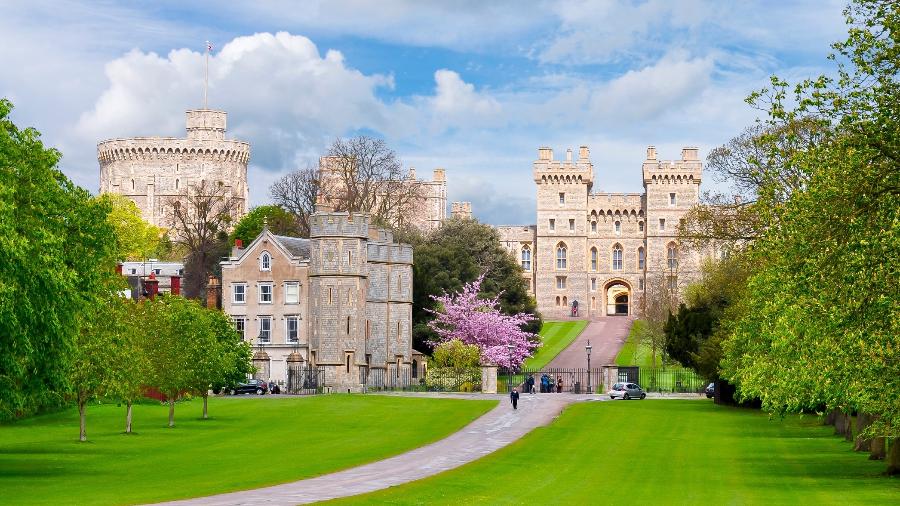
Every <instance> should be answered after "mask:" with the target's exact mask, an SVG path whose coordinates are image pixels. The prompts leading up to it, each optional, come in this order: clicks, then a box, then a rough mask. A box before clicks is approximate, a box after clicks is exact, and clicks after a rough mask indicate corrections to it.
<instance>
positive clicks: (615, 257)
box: [612, 244, 622, 271]
mask: <svg viewBox="0 0 900 506" xmlns="http://www.w3.org/2000/svg"><path fill="white" fill-rule="evenodd" d="M612 268H613V270H614V271H621V270H622V246H620V245H618V244H616V245H615V246H613V252H612Z"/></svg>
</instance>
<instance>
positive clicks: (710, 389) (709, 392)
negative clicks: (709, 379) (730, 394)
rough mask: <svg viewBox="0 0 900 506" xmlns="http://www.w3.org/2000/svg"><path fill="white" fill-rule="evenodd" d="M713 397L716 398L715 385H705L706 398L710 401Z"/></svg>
mask: <svg viewBox="0 0 900 506" xmlns="http://www.w3.org/2000/svg"><path fill="white" fill-rule="evenodd" d="M715 396H716V384H715V383H710V384H709V385H706V398H707V399H712V398H713V397H715Z"/></svg>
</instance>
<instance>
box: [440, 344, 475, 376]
mask: <svg viewBox="0 0 900 506" xmlns="http://www.w3.org/2000/svg"><path fill="white" fill-rule="evenodd" d="M431 358H432V360H433V361H434V367H450V368H453V369H456V370H462V369H468V368H471V367H478V363H479V361H480V359H481V351H480V350H479V349H478V346H475V345H474V344H466V343H464V342H462V341H460V340H459V339H451V340H449V341H444V342H442V343H440V344H439V345H437V346H435V348H434V354H433V355H432V357H431Z"/></svg>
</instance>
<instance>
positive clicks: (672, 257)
mask: <svg viewBox="0 0 900 506" xmlns="http://www.w3.org/2000/svg"><path fill="white" fill-rule="evenodd" d="M666 258H667V259H668V263H669V269H670V270H675V269H677V268H678V250H677V249H676V248H675V243H671V242H670V243H669V253H668V255H667V256H666Z"/></svg>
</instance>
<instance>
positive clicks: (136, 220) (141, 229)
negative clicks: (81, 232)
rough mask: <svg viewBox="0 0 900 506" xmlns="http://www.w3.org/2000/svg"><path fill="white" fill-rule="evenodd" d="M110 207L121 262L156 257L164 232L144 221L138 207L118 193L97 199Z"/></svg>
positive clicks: (117, 251)
mask: <svg viewBox="0 0 900 506" xmlns="http://www.w3.org/2000/svg"><path fill="white" fill-rule="evenodd" d="M97 198H98V199H100V200H102V201H103V202H104V203H105V204H106V205H108V206H109V208H110V211H109V215H108V216H107V220H108V221H109V223H110V225H112V227H113V230H115V234H116V257H117V258H118V259H119V260H142V259H145V258H150V257H151V256H154V254H155V253H156V252H157V250H158V248H159V243H160V237H161V236H162V230H160V229H159V227H156V226H154V225H152V224H150V223H147V222H146V221H144V219H143V218H142V217H141V211H140V209H138V207H137V205H136V204H135V203H134V202H132V201H131V199H129V198H128V197H125V196H122V195H119V194H118V193H104V194H102V195H100V196H99V197H97Z"/></svg>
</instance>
